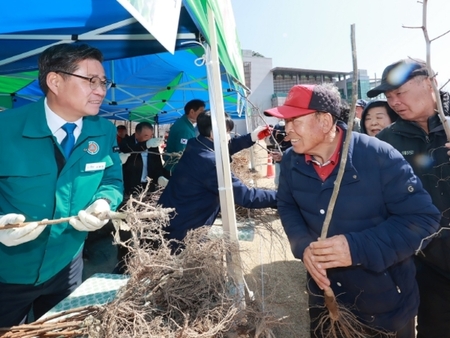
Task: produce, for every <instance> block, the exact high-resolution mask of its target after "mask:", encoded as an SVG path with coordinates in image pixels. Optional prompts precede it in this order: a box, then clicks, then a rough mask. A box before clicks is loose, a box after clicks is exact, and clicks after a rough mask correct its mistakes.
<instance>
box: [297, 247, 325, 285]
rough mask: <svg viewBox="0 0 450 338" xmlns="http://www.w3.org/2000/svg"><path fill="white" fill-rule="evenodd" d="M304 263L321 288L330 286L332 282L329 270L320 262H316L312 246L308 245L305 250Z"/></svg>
mask: <svg viewBox="0 0 450 338" xmlns="http://www.w3.org/2000/svg"><path fill="white" fill-rule="evenodd" d="M303 264H305V268H306V270H308V272H309V274H310V275H311V277H312V278H313V279H314V281H315V282H316V283H317V285H318V286H319V288H320V289H321V290H324V289H325V288H328V287H330V284H331V283H330V280H329V279H328V278H327V272H326V270H325V269H323V268H322V267H321V266H320V264H317V263H316V262H315V259H314V256H313V254H312V250H311V246H308V247H307V248H306V249H305V251H304V252H303Z"/></svg>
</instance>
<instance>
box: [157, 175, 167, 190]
mask: <svg viewBox="0 0 450 338" xmlns="http://www.w3.org/2000/svg"><path fill="white" fill-rule="evenodd" d="M168 183H169V180H168V179H167V178H165V177H164V176H159V177H158V185H160V186H161V187H164V188H165V187H166V185H167V184H168Z"/></svg>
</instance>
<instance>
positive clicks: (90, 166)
mask: <svg viewBox="0 0 450 338" xmlns="http://www.w3.org/2000/svg"><path fill="white" fill-rule="evenodd" d="M105 167H106V162H97V163H87V164H86V168H85V169H84V170H85V171H95V170H105Z"/></svg>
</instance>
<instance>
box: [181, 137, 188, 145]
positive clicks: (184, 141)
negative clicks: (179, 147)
mask: <svg viewBox="0 0 450 338" xmlns="http://www.w3.org/2000/svg"><path fill="white" fill-rule="evenodd" d="M187 141H188V140H187V138H182V139H181V141H180V143H181V144H187Z"/></svg>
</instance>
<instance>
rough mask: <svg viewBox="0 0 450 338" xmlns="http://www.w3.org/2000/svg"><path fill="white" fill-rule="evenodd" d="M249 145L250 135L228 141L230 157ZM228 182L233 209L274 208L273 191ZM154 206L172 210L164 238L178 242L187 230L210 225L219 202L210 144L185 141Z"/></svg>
mask: <svg viewBox="0 0 450 338" xmlns="http://www.w3.org/2000/svg"><path fill="white" fill-rule="evenodd" d="M253 144H254V142H252V140H251V137H250V134H248V135H244V136H241V137H238V138H232V139H231V143H230V154H231V155H232V154H234V153H236V152H237V151H240V150H242V149H244V148H248V147H250V146H251V145H253ZM231 179H232V184H233V193H234V202H235V203H236V204H237V205H240V206H243V207H246V208H268V207H275V206H276V199H275V195H276V192H275V191H274V190H262V189H253V188H248V187H247V186H246V185H245V184H244V183H242V182H241V181H240V180H239V179H238V178H237V177H236V176H234V175H233V174H232V177H231ZM158 203H159V204H161V205H163V206H164V207H166V208H175V216H174V217H173V218H172V219H171V220H170V225H169V226H168V227H166V228H164V230H165V231H167V232H169V234H168V236H167V237H168V238H174V239H178V240H182V239H183V238H184V237H185V236H186V234H187V232H188V230H192V229H196V228H199V227H201V226H203V225H212V224H213V223H214V220H215V219H216V217H217V214H218V213H219V209H220V200H219V187H218V180H217V173H216V159H215V154H214V144H213V142H211V141H210V140H209V139H207V138H205V137H203V136H201V135H200V136H197V137H196V138H191V139H190V140H189V141H188V143H187V146H186V149H185V151H184V153H183V156H181V158H180V161H179V162H178V164H177V166H176V168H175V170H174V172H173V174H172V177H171V178H170V180H169V184H168V185H167V186H166V188H165V189H164V191H163V193H162V195H161V197H160V199H159V202H158ZM233 207H234V206H233Z"/></svg>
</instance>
